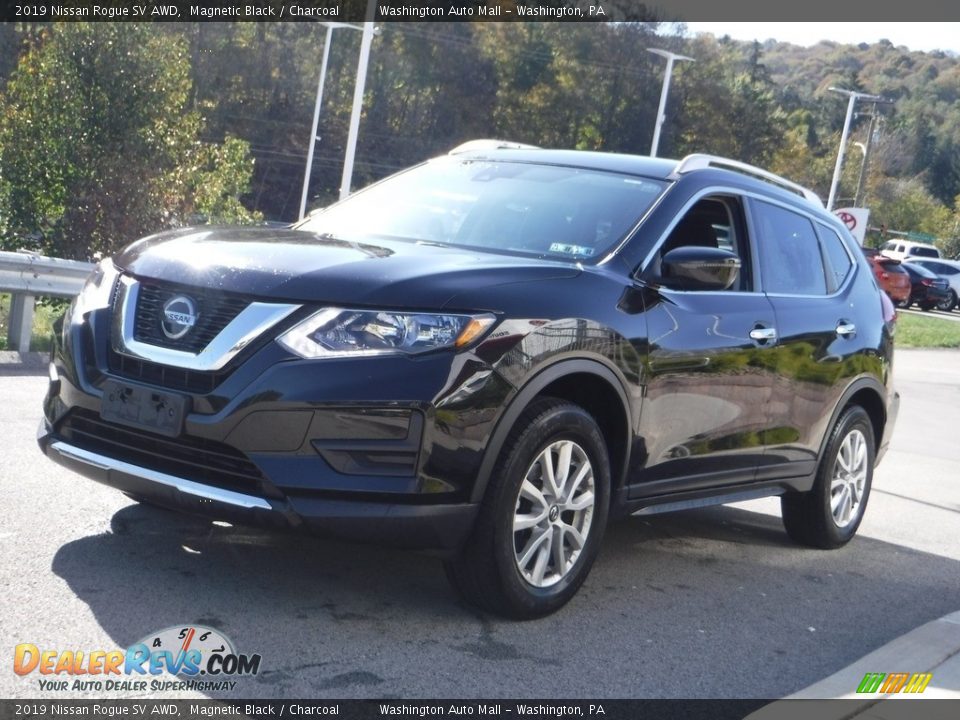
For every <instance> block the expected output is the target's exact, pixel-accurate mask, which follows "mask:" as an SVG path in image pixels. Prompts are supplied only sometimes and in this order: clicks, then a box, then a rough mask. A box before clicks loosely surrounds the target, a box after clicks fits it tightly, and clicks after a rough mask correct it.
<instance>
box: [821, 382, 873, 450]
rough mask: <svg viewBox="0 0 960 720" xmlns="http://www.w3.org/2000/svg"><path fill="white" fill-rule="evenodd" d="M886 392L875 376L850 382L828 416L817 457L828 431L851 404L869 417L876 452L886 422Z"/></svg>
mask: <svg viewBox="0 0 960 720" xmlns="http://www.w3.org/2000/svg"><path fill="white" fill-rule="evenodd" d="M886 394H887V389H886V388H885V387H884V386H883V385H882V384H881V383H880V382H879V381H878V380H876V379H875V378H871V377H863V378H859V379H858V380H855V381H854V382H852V383H850V385H849V386H848V387H847V389H846V390H845V391H844V392H843V395H841V396H840V401H839V402H838V403H837V405H836V407H835V408H834V410H833V414H832V415H831V416H830V423H829V424H828V425H827V430H826V432H825V433H824V436H823V439H822V440H821V441H820V453H819V455H818V457H819V458H822V457H823V453H824V452H825V450H826V447H827V442H828V441H829V439H830V432H831V431H832V430H833V428H834V426H835V425H836V424H837V420H839V419H840V416H841V415H842V414H843V412H844V411H845V410H846V409H847V408H849V407H850V406H851V405H859V406H860V407H862V408H863V409H864V410H865V411H866V413H867V415H868V416H869V417H870V424H871V425H872V426H873V443H874V452H878V451H879V450H880V444H881V442H882V441H883V431H884V428H885V427H886V424H887V405H886V401H885V398H886Z"/></svg>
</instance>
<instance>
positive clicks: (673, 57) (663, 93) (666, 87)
mask: <svg viewBox="0 0 960 720" xmlns="http://www.w3.org/2000/svg"><path fill="white" fill-rule="evenodd" d="M647 52H652V53H653V54H654V55H659V56H660V57H663V58H666V59H667V67H666V69H665V70H664V71H663V85H662V86H661V88H660V106H659V107H658V108H657V121H656V123H654V126H653V142H652V143H651V144H650V157H656V156H657V149H658V148H659V147H660V129H661V128H662V127H663V121H664V120H666V119H667V116H666V111H667V95H668V94H669V93H670V77H671V76H672V75H673V64H674V62H676V61H677V60H687V61H689V62H696V61H695V60H694V59H693V58H691V57H687V56H686V55H677V54H676V53H672V52H670V51H669V50H661V49H659V48H647Z"/></svg>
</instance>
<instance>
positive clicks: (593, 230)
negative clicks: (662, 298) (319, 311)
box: [299, 157, 665, 260]
mask: <svg viewBox="0 0 960 720" xmlns="http://www.w3.org/2000/svg"><path fill="white" fill-rule="evenodd" d="M664 187H665V183H663V182H660V181H656V180H648V179H645V178H639V177H632V176H626V175H619V174H616V173H609V172H601V171H596V170H584V169H581V168H571V167H557V166H548V165H534V164H530V163H510V162H490V161H478V160H470V159H464V158H456V157H450V158H441V159H438V160H434V161H432V162H429V163H426V164H424V165H421V166H419V167H416V168H414V169H412V170H409V171H407V172H404V173H401V174H399V175H395V176H393V177H392V178H388V179H387V180H385V181H383V182H381V183H379V184H377V185H374V186H372V187H370V188H369V189H367V190H364V191H363V192H359V193H357V194H355V195H353V196H351V197H350V198H348V199H346V200H345V201H343V202H341V203H337V204H336V205H333V206H332V207H330V208H329V209H328V210H326V211H324V212H322V213H319V214H317V215H315V216H313V217H311V218H309V219H308V220H306V221H305V222H304V223H303V224H302V225H300V226H299V229H302V230H309V231H312V232H316V233H326V234H330V235H333V236H336V237H340V238H344V239H347V240H351V239H358V238H368V237H387V238H395V239H400V240H409V241H415V242H417V241H419V242H428V243H439V244H443V245H458V246H467V247H476V248H481V249H484V250H492V251H507V252H518V253H524V254H532V255H539V256H553V257H565V258H570V259H576V260H594V259H599V258H600V257H601V256H602V255H603V254H604V253H606V252H607V251H609V250H611V249H612V248H614V247H616V246H617V245H618V244H619V242H620V241H621V240H622V239H623V238H624V237H625V236H626V235H627V234H628V233H629V232H630V230H631V229H632V228H633V227H634V225H636V223H637V221H638V220H639V219H640V218H641V217H642V216H643V214H644V213H645V212H646V211H647V209H649V207H650V206H651V205H652V204H653V202H654V200H656V199H657V197H659V196H660V194H661V193H662V192H663V190H664Z"/></svg>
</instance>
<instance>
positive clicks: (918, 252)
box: [907, 247, 940, 258]
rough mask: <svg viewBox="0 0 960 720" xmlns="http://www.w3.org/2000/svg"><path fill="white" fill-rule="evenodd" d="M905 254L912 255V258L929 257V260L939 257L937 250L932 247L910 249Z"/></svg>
mask: <svg viewBox="0 0 960 720" xmlns="http://www.w3.org/2000/svg"><path fill="white" fill-rule="evenodd" d="M907 254H908V255H913V256H914V257H930V258H935V257H940V253H939V252H937V249H936V248H932V247H915V248H910V250H909V251H908V252H907Z"/></svg>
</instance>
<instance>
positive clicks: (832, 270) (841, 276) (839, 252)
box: [820, 225, 853, 290]
mask: <svg viewBox="0 0 960 720" xmlns="http://www.w3.org/2000/svg"><path fill="white" fill-rule="evenodd" d="M820 237H821V239H822V240H823V249H824V252H825V253H826V255H827V261H828V264H829V268H828V273H829V276H830V279H831V280H832V282H831V286H832V288H833V289H834V290H835V289H837V288H839V287H840V286H841V285H843V281H844V280H846V279H847V275H849V274H850V270H851V269H852V268H853V261H852V260H851V259H850V255H849V254H847V250H846V247H845V246H844V244H843V240H841V239H840V236H839V235H838V234H837V233H836V231H834V230H833V229H832V228H828V227H827V226H826V225H820Z"/></svg>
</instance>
